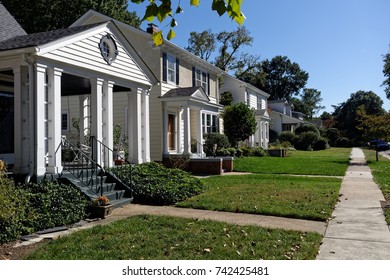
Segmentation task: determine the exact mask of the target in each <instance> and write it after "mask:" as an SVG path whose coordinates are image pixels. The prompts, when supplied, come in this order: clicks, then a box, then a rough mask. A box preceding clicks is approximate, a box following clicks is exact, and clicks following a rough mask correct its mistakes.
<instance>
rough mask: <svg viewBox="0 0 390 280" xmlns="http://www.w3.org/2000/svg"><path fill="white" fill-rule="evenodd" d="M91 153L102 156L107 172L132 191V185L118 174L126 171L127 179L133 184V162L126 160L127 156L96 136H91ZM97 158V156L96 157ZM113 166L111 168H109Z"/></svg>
mask: <svg viewBox="0 0 390 280" xmlns="http://www.w3.org/2000/svg"><path fill="white" fill-rule="evenodd" d="M90 143H91V154H92V155H93V157H95V156H96V155H99V156H100V157H101V162H102V163H103V164H104V166H105V167H106V172H108V173H109V174H110V175H111V176H113V177H115V179H116V180H117V181H118V182H119V183H121V184H122V185H123V186H124V187H126V188H127V189H128V190H130V191H131V192H132V188H131V185H130V186H128V185H127V184H126V183H124V182H123V181H122V180H121V179H120V178H119V177H118V176H117V174H118V173H122V172H123V171H125V172H126V179H127V180H128V181H129V182H131V184H132V182H133V181H132V173H133V164H132V163H130V162H129V161H128V160H126V156H125V155H122V154H120V153H118V152H116V151H114V150H113V149H111V148H110V147H108V146H107V145H105V144H104V143H103V142H101V141H100V140H98V139H96V137H94V136H91V138H90ZM95 160H96V158H95ZM107 167H111V168H107Z"/></svg>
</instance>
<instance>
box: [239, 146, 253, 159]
mask: <svg viewBox="0 0 390 280" xmlns="http://www.w3.org/2000/svg"><path fill="white" fill-rule="evenodd" d="M240 149H241V150H242V156H244V157H250V156H252V155H253V148H252V147H247V146H243V147H241V148H240Z"/></svg>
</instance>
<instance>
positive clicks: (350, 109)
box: [333, 91, 385, 144]
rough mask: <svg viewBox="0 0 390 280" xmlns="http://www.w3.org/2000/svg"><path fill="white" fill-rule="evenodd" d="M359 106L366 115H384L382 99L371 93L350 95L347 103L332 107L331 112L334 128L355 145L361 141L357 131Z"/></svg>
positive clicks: (364, 92) (359, 132) (363, 92)
mask: <svg viewBox="0 0 390 280" xmlns="http://www.w3.org/2000/svg"><path fill="white" fill-rule="evenodd" d="M360 106H363V108H364V110H365V112H366V113H367V114H368V115H374V116H380V115H383V114H384V113H385V110H384V109H383V108H382V106H383V101H382V99H381V98H380V97H379V96H378V95H376V94H375V93H374V92H372V91H357V92H356V93H353V94H351V96H350V98H349V99H348V100H347V101H345V102H343V103H341V104H339V105H338V106H334V108H335V111H334V112H333V116H334V117H335V119H336V125H335V127H336V128H338V129H339V130H340V131H341V132H344V134H345V136H346V137H347V138H349V139H350V140H352V141H353V142H355V143H356V144H359V143H360V142H361V141H362V140H363V137H362V132H361V130H358V129H357V127H358V125H359V121H358V118H357V111H358V109H359V107H360ZM360 110H361V108H360Z"/></svg>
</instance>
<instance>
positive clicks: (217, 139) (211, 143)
mask: <svg viewBox="0 0 390 280" xmlns="http://www.w3.org/2000/svg"><path fill="white" fill-rule="evenodd" d="M229 146H230V144H229V140H228V138H227V136H226V135H224V134H220V133H208V134H206V135H205V143H204V145H203V148H204V152H205V153H206V155H208V156H214V152H216V151H218V150H221V149H224V148H228V147H229ZM215 148H216V150H214V149H215Z"/></svg>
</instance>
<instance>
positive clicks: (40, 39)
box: [0, 22, 102, 51]
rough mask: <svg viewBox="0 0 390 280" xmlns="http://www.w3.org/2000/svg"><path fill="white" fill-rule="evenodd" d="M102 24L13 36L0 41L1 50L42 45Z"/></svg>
mask: <svg viewBox="0 0 390 280" xmlns="http://www.w3.org/2000/svg"><path fill="white" fill-rule="evenodd" d="M101 24H102V22H99V23H94V24H89V25H83V26H76V27H70V28H64V29H58V30H52V31H47V32H40V33H32V34H28V35H24V36H17V37H13V38H10V39H8V40H5V41H2V42H0V51H5V50H13V49H21V48H27V47H34V46H40V45H43V44H47V43H50V42H53V41H56V40H58V39H61V38H65V37H67V36H71V35H74V34H77V33H80V32H82V31H85V30H88V29H90V28H93V27H95V26H98V25H101Z"/></svg>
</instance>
